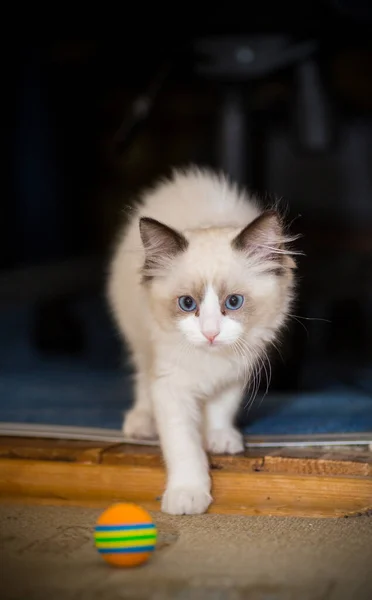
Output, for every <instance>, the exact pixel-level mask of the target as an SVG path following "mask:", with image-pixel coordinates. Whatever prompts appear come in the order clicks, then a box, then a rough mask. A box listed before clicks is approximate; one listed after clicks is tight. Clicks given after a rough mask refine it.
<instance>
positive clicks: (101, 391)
mask: <svg viewBox="0 0 372 600" xmlns="http://www.w3.org/2000/svg"><path fill="white" fill-rule="evenodd" d="M76 312H77V313H78V314H79V315H80V316H81V318H82V319H83V321H84V324H85V330H86V332H87V344H86V352H85V353H84V356H83V357H81V358H68V359H62V358H58V359H57V358H55V359H46V358H44V357H42V356H40V355H38V354H37V352H35V350H34V349H33V348H32V346H31V344H30V342H29V338H28V333H29V330H30V323H31V312H30V309H28V308H18V309H12V310H8V311H6V313H5V312H3V313H0V331H1V336H0V421H7V422H17V423H35V424H36V423H37V424H50V425H64V426H80V427H104V428H109V429H120V427H121V422H122V418H123V413H124V411H125V410H126V409H127V408H128V406H130V403H131V399H132V389H131V374H130V369H129V367H128V365H127V364H126V361H125V357H123V356H122V351H121V346H120V344H119V340H118V339H117V336H116V334H115V332H114V331H113V329H112V327H111V323H110V320H109V318H108V316H107V315H106V314H105V311H104V310H103V309H102V305H101V303H99V302H96V301H94V302H87V303H82V304H81V305H80V306H77V307H76ZM363 376H364V380H363V379H362V377H360V382H359V383H360V384H361V387H359V390H363V389H364V390H366V391H358V389H356V388H354V387H347V386H345V385H341V384H338V383H337V382H332V383H330V384H329V385H328V386H327V387H324V389H322V390H321V391H320V392H312V393H301V392H298V393H296V394H292V395H280V396H278V395H275V394H274V393H271V394H268V396H266V398H265V399H264V400H263V401H262V402H260V400H261V398H262V397H261V396H260V395H258V398H257V401H256V403H255V406H254V407H253V408H252V410H250V411H249V413H247V414H244V423H245V424H244V430H245V431H246V432H247V433H250V434H255V435H265V434H266V435H269V434H312V433H348V432H350V433H351V432H362V431H368V430H369V431H372V394H369V393H368V387H369V389H371V388H372V384H371V381H372V376H371V372H370V373H364V374H363ZM363 386H364V387H363Z"/></svg>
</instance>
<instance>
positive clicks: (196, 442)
mask: <svg viewBox="0 0 372 600" xmlns="http://www.w3.org/2000/svg"><path fill="white" fill-rule="evenodd" d="M152 395H153V402H154V410H155V417H156V421H157V426H158V432H159V437H160V443H161V447H162V452H163V456H164V460H165V463H166V467H167V486H166V490H165V493H164V495H163V499H162V510H163V511H164V512H167V513H170V514H173V515H182V514H187V515H191V514H201V513H204V512H205V511H206V510H207V508H208V506H209V504H210V503H211V501H212V497H211V495H210V489H211V482H210V477H209V466H208V459H207V455H206V453H205V451H204V448H203V440H202V432H201V410H200V406H199V404H198V402H197V400H196V399H195V398H193V397H192V395H191V394H190V392H189V391H188V389H187V388H186V387H185V386H182V382H181V378H180V377H179V376H177V373H173V374H171V375H166V376H162V377H159V378H157V379H156V380H155V381H154V382H153V385H152Z"/></svg>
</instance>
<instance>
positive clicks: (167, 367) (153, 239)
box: [108, 169, 295, 514]
mask: <svg viewBox="0 0 372 600" xmlns="http://www.w3.org/2000/svg"><path fill="white" fill-rule="evenodd" d="M288 241H291V240H290V239H289V238H288V237H286V235H285V232H284V230H283V226H282V223H281V219H280V218H279V216H278V214H277V213H276V212H275V211H274V210H270V211H267V212H262V209H260V208H259V206H258V204H257V203H256V201H255V200H254V199H252V198H250V197H249V196H247V195H246V194H245V193H242V192H239V191H238V190H237V189H236V187H235V186H233V185H231V184H230V183H229V182H228V181H227V180H226V179H225V178H224V177H219V176H217V175H214V174H212V173H210V172H208V171H201V170H197V169H191V170H188V171H186V172H176V173H175V174H174V175H173V178H172V179H171V180H169V181H166V182H161V183H160V184H159V185H158V186H157V187H156V188H155V189H154V190H152V191H149V192H147V193H145V194H144V196H143V198H142V203H141V204H140V206H139V208H138V209H137V210H136V211H135V213H134V215H133V217H132V219H131V221H130V224H129V226H128V227H127V228H126V229H125V231H124V232H123V234H122V236H121V238H120V243H119V245H118V247H117V250H116V253H115V256H114V259H113V262H112V266H111V275H110V280H109V290H108V295H109V301H110V304H111V307H112V310H113V313H114V316H115V319H116V322H117V324H118V326H119V329H120V331H121V333H122V334H123V336H124V337H125V339H126V341H127V342H128V344H129V347H130V350H131V352H132V358H133V362H134V366H135V369H136V389H135V404H134V408H132V410H131V411H129V412H128V413H127V415H126V419H125V422H124V426H123V430H124V434H125V436H126V437H130V438H142V439H143V438H153V437H156V436H157V435H159V438H160V443H161V447H162V451H163V455H164V458H165V462H166V467H167V486H166V490H165V493H164V495H163V500H162V509H163V511H165V512H168V513H171V514H195V513H203V512H204V511H206V510H207V508H208V506H209V504H210V503H211V500H212V498H211V494H210V492H211V480H210V476H209V469H208V460H207V455H206V450H207V451H210V452H215V453H228V454H235V453H238V452H242V451H243V449H244V444H243V437H242V435H241V433H240V432H239V431H238V430H237V429H236V428H235V427H234V419H235V416H236V413H237V410H238V407H239V404H240V401H241V399H242V396H243V392H244V388H245V386H246V384H247V382H248V381H249V378H250V377H251V375H252V373H253V372H254V369H255V368H256V367H257V361H258V360H260V358H261V357H262V356H263V355H264V353H265V346H266V345H267V344H269V343H270V342H271V341H273V340H274V339H275V337H276V336H277V334H278V331H279V329H280V328H281V326H282V325H283V323H284V321H285V319H286V315H287V313H288V309H289V305H290V302H291V299H292V289H293V274H292V270H293V268H294V266H295V263H294V261H293V259H292V258H291V257H290V254H291V252H290V251H288V250H287V249H286V244H287V243H288Z"/></svg>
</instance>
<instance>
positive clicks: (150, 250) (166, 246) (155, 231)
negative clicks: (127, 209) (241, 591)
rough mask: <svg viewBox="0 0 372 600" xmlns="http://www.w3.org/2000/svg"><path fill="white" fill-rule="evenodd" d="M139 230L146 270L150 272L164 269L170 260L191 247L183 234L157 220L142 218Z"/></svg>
mask: <svg viewBox="0 0 372 600" xmlns="http://www.w3.org/2000/svg"><path fill="white" fill-rule="evenodd" d="M139 228H140V235H141V240H142V244H143V247H144V249H145V254H146V262H145V266H144V269H145V270H147V271H148V272H149V271H150V270H154V269H156V268H158V269H159V268H161V267H164V266H165V265H166V264H167V262H169V259H172V258H173V257H174V256H176V255H177V254H179V253H181V252H184V251H185V250H186V249H187V247H188V245H189V244H188V241H187V239H186V238H185V237H184V236H183V235H182V233H179V232H178V231H176V230H175V229H172V228H171V227H168V225H164V223H160V222H159V221H156V220H155V219H150V218H148V217H142V218H141V219H140V223H139Z"/></svg>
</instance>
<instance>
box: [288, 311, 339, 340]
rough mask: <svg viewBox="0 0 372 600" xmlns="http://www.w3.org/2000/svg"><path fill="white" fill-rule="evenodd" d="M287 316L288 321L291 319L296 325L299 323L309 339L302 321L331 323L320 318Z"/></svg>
mask: <svg viewBox="0 0 372 600" xmlns="http://www.w3.org/2000/svg"><path fill="white" fill-rule="evenodd" d="M287 316H288V317H289V318H290V319H292V320H293V321H296V322H297V323H299V324H300V325H301V327H303V329H304V330H305V331H306V334H307V336H308V337H309V330H308V329H307V327H306V325H305V324H304V323H303V322H302V321H320V322H322V323H332V321H330V320H329V319H322V318H320V317H301V316H300V315H292V314H290V313H288V315H287Z"/></svg>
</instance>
